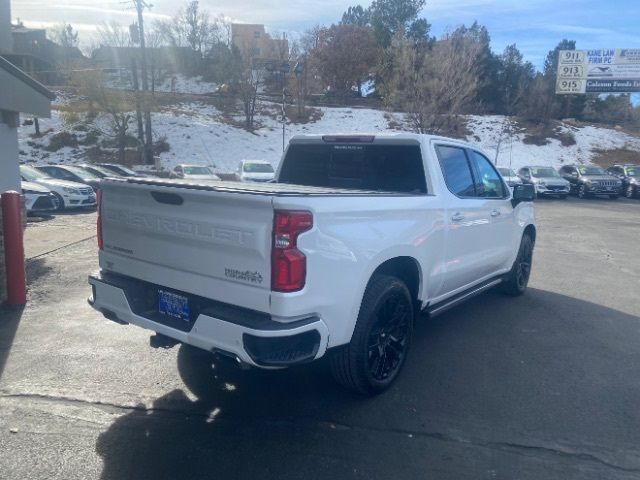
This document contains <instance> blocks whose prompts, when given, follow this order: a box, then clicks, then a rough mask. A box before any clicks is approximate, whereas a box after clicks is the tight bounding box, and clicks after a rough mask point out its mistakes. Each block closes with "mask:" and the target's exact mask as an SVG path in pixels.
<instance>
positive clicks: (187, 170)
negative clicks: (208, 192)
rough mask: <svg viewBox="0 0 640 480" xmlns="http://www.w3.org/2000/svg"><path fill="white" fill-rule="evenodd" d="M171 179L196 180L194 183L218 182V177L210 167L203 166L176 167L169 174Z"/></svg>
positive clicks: (183, 165)
mask: <svg viewBox="0 0 640 480" xmlns="http://www.w3.org/2000/svg"><path fill="white" fill-rule="evenodd" d="M171 178H180V179H183V180H196V181H215V180H220V177H219V176H217V175H216V174H215V173H213V170H211V168H210V167H207V166H205V165H185V164H182V165H177V166H176V167H175V168H174V169H173V172H171Z"/></svg>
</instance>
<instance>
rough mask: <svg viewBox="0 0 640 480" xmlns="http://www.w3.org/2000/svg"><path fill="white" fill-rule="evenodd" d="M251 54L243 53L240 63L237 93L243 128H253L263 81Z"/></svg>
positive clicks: (261, 73)
mask: <svg viewBox="0 0 640 480" xmlns="http://www.w3.org/2000/svg"><path fill="white" fill-rule="evenodd" d="M254 60H255V58H254V56H253V54H252V53H249V52H244V54H243V55H242V61H241V71H240V82H239V92H240V99H241V101H242V107H243V111H244V117H245V126H246V128H247V129H249V130H253V128H254V117H255V113H256V107H257V104H258V90H259V89H260V85H262V82H263V80H264V70H263V69H262V68H261V67H258V66H257V65H256V62H255V61H254Z"/></svg>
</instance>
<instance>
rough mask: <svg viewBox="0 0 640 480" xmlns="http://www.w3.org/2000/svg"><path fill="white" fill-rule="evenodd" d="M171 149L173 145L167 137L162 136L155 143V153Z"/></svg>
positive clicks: (158, 153)
mask: <svg viewBox="0 0 640 480" xmlns="http://www.w3.org/2000/svg"><path fill="white" fill-rule="evenodd" d="M169 150H171V145H169V142H167V137H160V138H159V139H158V140H156V142H155V143H154V144H153V154H154V155H160V154H161V153H165V152H168V151H169Z"/></svg>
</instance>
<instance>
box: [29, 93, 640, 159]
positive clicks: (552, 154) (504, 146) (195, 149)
mask: <svg viewBox="0 0 640 480" xmlns="http://www.w3.org/2000/svg"><path fill="white" fill-rule="evenodd" d="M272 107H273V110H274V111H276V110H277V106H276V105H273V106H272ZM320 110H321V113H322V118H320V119H319V120H317V121H315V122H309V123H307V124H289V125H287V127H286V138H287V139H288V138H290V137H291V136H292V135H294V134H299V133H337V132H344V133H352V132H367V133H376V132H384V131H392V130H391V129H390V128H389V122H388V121H387V119H386V118H385V113H384V112H383V111H380V110H372V109H365V108H328V107H323V108H321V109H320ZM393 117H394V124H396V122H397V121H398V120H399V121H400V122H399V123H402V122H401V121H402V116H401V115H399V114H395V115H394V116H393ZM234 118H235V120H237V121H239V120H240V118H239V117H234ZM62 120H63V119H62V117H61V115H60V114H59V113H58V112H57V111H54V112H53V114H52V118H51V119H42V120H41V121H40V126H41V130H42V131H43V132H47V131H49V132H48V133H47V134H45V135H44V136H43V137H41V138H37V139H33V138H31V134H32V133H33V129H32V127H29V126H26V127H21V128H20V135H19V142H20V151H21V160H22V161H28V162H34V163H78V162H82V161H84V158H83V154H84V152H85V151H86V150H87V149H88V148H90V146H89V145H86V146H83V145H79V146H77V147H74V148H71V147H64V148H61V149H59V150H57V151H53V152H49V151H45V150H44V149H43V148H42V147H43V146H46V145H48V143H49V141H50V139H51V137H52V136H53V135H55V134H56V133H58V132H60V131H62V130H64V129H65V127H64V122H63V121H62ZM256 120H257V121H258V122H259V124H260V125H262V127H261V128H260V129H258V130H256V131H255V132H248V131H246V130H244V129H242V128H239V127H237V126H234V125H230V124H229V123H228V121H227V122H225V121H223V117H222V115H221V112H219V111H218V110H217V109H216V108H215V107H213V106H211V105H208V104H204V103H188V104H179V105H175V106H174V107H171V108H167V109H166V110H164V111H161V112H155V113H154V114H153V130H154V134H155V137H156V138H160V137H166V139H167V142H168V143H169V145H170V150H169V151H168V152H164V153H162V154H161V155H160V158H161V163H162V166H163V167H164V168H168V169H169V168H172V167H173V166H174V165H176V164H178V163H199V164H215V165H216V166H217V167H218V168H219V169H220V170H224V171H231V170H233V169H235V167H236V166H237V164H238V162H239V161H240V160H242V159H263V160H267V161H269V162H271V163H273V164H274V165H276V164H277V163H278V162H279V160H280V156H281V154H282V125H281V124H280V123H279V122H278V121H277V120H276V119H275V118H273V116H267V115H259V116H258V117H257V118H256ZM468 120H469V122H468V129H469V131H470V132H471V133H470V135H469V137H468V140H469V141H470V142H472V143H474V144H477V145H479V146H480V147H481V148H483V149H484V150H485V151H486V152H487V153H488V154H489V156H490V157H491V158H492V159H493V158H495V155H496V148H497V145H498V143H499V140H500V139H501V142H500V143H501V148H500V154H499V156H498V165H500V166H508V165H511V166H512V167H513V168H519V167H520V166H523V165H526V164H536V165H552V166H556V167H557V166H559V165H561V164H563V163H572V162H585V163H588V162H589V161H590V160H591V159H592V157H593V156H594V151H595V150H597V149H599V150H613V149H617V148H623V147H624V148H628V149H631V150H638V151H640V139H639V138H637V137H633V136H630V135H628V134H625V133H623V132H619V131H616V130H611V129H605V128H599V127H592V126H586V127H581V128H577V127H573V126H568V125H564V126H562V127H561V129H562V130H566V131H570V132H571V133H572V135H573V137H574V138H575V145H571V146H563V145H561V143H560V141H559V140H556V139H549V144H547V145H543V146H536V145H529V144H526V143H525V142H524V139H525V133H516V134H514V135H511V136H508V135H505V134H504V133H502V132H503V130H504V128H503V127H504V122H505V121H506V119H505V117H500V116H482V117H480V116H473V117H469V119H468ZM96 125H97V126H98V128H99V129H100V130H102V131H106V130H107V123H106V119H104V118H103V119H101V118H100V117H99V118H98V119H97V121H96ZM134 131H135V127H133V126H132V128H131V133H134ZM395 131H397V130H395Z"/></svg>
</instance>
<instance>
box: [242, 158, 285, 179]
mask: <svg viewBox="0 0 640 480" xmlns="http://www.w3.org/2000/svg"><path fill="white" fill-rule="evenodd" d="M237 173H238V178H239V180H240V181H241V182H269V181H271V180H273V179H274V178H275V176H276V172H275V171H274V170H273V167H272V166H271V164H270V163H269V162H264V161H262V160H242V161H241V162H240V165H238V172H237Z"/></svg>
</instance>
